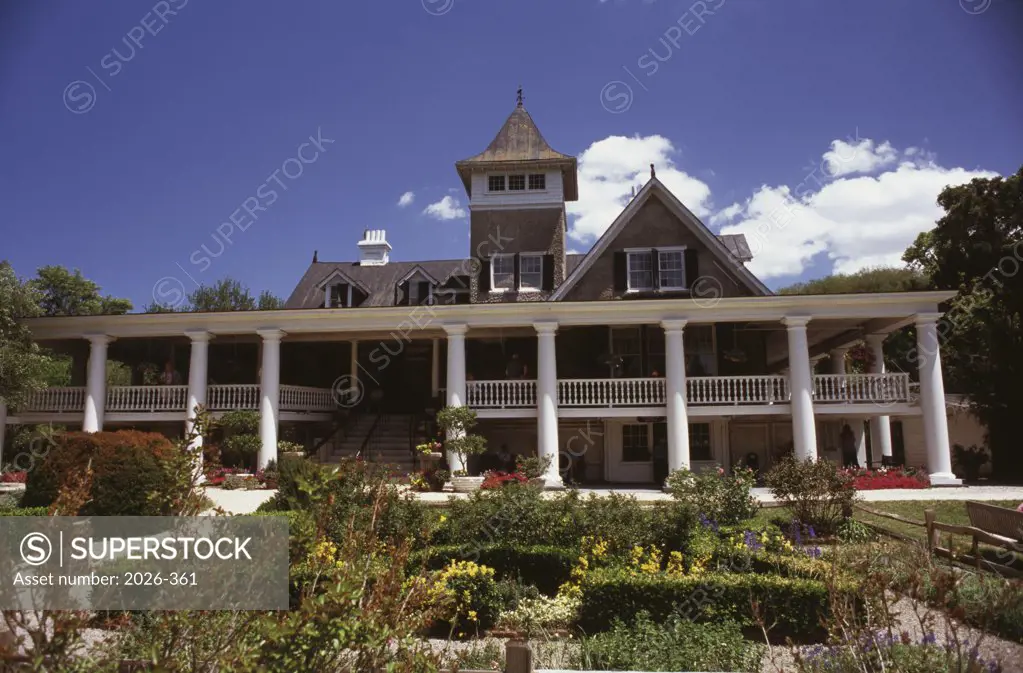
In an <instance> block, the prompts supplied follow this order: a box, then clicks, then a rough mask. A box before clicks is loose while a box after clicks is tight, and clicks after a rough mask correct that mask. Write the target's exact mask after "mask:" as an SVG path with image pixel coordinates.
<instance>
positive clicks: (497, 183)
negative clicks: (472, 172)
mask: <svg viewBox="0 0 1023 673" xmlns="http://www.w3.org/2000/svg"><path fill="white" fill-rule="evenodd" d="M487 191H491V192H503V191H504V176H503V175H490V176H488V177H487Z"/></svg>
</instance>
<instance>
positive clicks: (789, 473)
mask: <svg viewBox="0 0 1023 673" xmlns="http://www.w3.org/2000/svg"><path fill="white" fill-rule="evenodd" d="M767 485H768V486H769V487H770V489H771V492H772V493H773V494H774V496H775V497H776V498H778V500H780V501H781V502H782V503H784V504H785V505H786V506H787V507H788V508H789V511H790V512H792V515H793V516H794V517H795V518H796V520H797V521H800V522H801V523H804V524H806V525H809V526H813V527H814V528H815V529H816V530H817V532H818V533H820V534H821V535H831V534H833V533H835V532H837V531H838V528H839V526H840V525H841V524H842V522H843V521H845V520H846V519H847V518H849V517H850V516H852V506H853V502H855V500H856V491H855V490H854V489H853V482H852V477H851V476H849V475H848V474H846V473H845V472H843V471H842V470H840V469H839V468H838V466H836V465H835V464H834V463H832V462H830V461H827V460H818V461H812V460H796V459H795V458H793V457H791V456H788V457H786V458H784V459H782V460H781V461H780V462H779V463H778V464H776V465H775V466H774V468H773V469H772V470H771V471H770V472H768V473H767Z"/></svg>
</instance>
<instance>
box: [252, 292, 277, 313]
mask: <svg viewBox="0 0 1023 673" xmlns="http://www.w3.org/2000/svg"><path fill="white" fill-rule="evenodd" d="M256 304H257V310H259V311H276V310H279V309H282V308H284V300H283V299H281V298H280V297H278V296H277V295H275V294H274V293H273V292H271V291H270V290H263V291H262V292H260V293H259V299H258V300H257V301H256Z"/></svg>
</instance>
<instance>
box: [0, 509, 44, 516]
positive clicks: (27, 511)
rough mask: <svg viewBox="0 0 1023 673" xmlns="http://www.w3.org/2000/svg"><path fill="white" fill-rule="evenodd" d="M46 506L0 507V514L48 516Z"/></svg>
mask: <svg viewBox="0 0 1023 673" xmlns="http://www.w3.org/2000/svg"><path fill="white" fill-rule="evenodd" d="M49 513H50V510H49V508H48V507H12V508H5V507H0V516H49Z"/></svg>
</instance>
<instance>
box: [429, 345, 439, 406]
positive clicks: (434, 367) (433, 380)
mask: <svg viewBox="0 0 1023 673" xmlns="http://www.w3.org/2000/svg"><path fill="white" fill-rule="evenodd" d="M439 392H440V339H434V340H433V360H432V362H431V365H430V395H431V396H432V397H434V398H436V397H437V393H439Z"/></svg>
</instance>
